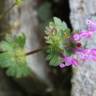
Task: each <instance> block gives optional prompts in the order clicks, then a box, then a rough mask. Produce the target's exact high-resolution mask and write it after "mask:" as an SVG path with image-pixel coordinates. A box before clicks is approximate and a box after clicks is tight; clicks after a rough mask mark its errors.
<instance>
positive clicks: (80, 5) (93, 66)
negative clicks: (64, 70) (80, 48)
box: [69, 0, 96, 96]
mask: <svg viewBox="0 0 96 96" xmlns="http://www.w3.org/2000/svg"><path fill="white" fill-rule="evenodd" d="M69 2H70V9H71V14H70V20H71V23H72V26H73V29H74V30H80V29H82V28H86V26H85V20H86V18H90V17H91V16H96V0H89V1H88V0H69ZM82 43H83V44H86V43H87V46H86V47H87V48H96V34H94V36H93V38H92V39H89V40H87V41H82ZM79 63H80V65H79V66H78V67H76V68H73V78H72V96H96V62H92V61H90V62H81V61H80V62H79Z"/></svg>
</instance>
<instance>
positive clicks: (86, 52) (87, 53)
mask: <svg viewBox="0 0 96 96" xmlns="http://www.w3.org/2000/svg"><path fill="white" fill-rule="evenodd" d="M75 53H76V55H78V57H79V58H80V59H81V60H95V61H96V49H81V50H78V49H76V50H75Z"/></svg>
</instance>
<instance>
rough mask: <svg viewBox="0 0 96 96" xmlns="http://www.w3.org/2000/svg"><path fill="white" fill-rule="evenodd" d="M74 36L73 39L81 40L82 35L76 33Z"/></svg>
mask: <svg viewBox="0 0 96 96" xmlns="http://www.w3.org/2000/svg"><path fill="white" fill-rule="evenodd" d="M72 38H73V40H75V41H79V40H80V39H81V37H80V35H79V34H77V33H76V34H74V35H73V36H72Z"/></svg>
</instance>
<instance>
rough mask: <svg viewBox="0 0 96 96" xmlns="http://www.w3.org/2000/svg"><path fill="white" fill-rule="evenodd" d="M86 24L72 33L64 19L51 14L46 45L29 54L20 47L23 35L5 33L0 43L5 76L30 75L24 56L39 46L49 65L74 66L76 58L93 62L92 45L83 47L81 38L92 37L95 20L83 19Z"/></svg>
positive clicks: (1, 63)
mask: <svg viewBox="0 0 96 96" xmlns="http://www.w3.org/2000/svg"><path fill="white" fill-rule="evenodd" d="M15 4H16V5H19V4H21V0H16V3H15ZM86 26H87V28H86V29H84V30H81V31H80V32H78V33H77V32H76V33H75V32H74V33H72V32H71V31H70V29H69V28H68V27H67V24H66V23H65V22H62V21H61V20H60V19H59V18H57V17H54V18H53V20H52V21H51V22H49V25H48V26H47V27H46V28H45V36H44V38H45V43H46V47H45V48H38V49H36V50H32V51H31V52H29V53H26V52H25V50H24V45H25V41H26V37H25V35H24V34H23V33H20V34H19V35H18V36H17V37H16V38H13V37H12V36H11V35H10V34H7V35H6V37H5V39H4V40H2V41H1V42H0V67H1V68H5V69H6V73H7V75H9V76H13V77H16V78H21V77H26V76H28V75H30V74H31V70H30V68H29V67H28V65H27V62H26V57H27V56H28V55H30V54H31V55H32V54H33V53H36V52H38V51H42V50H43V49H44V50H45V53H46V61H49V66H50V67H51V66H53V67H60V68H65V67H68V66H77V65H79V60H80V61H81V60H82V61H88V60H93V61H95V60H96V48H93V49H92V48H91V49H88V48H85V46H83V44H82V43H81V41H82V39H83V40H86V39H89V38H92V36H93V35H94V33H95V32H96V21H95V20H94V19H92V20H91V19H88V20H86ZM73 55H74V56H73ZM77 57H78V58H79V59H78V58H77Z"/></svg>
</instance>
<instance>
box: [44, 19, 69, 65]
mask: <svg viewBox="0 0 96 96" xmlns="http://www.w3.org/2000/svg"><path fill="white" fill-rule="evenodd" d="M45 34H46V36H45V40H46V44H47V46H48V47H47V50H46V52H47V60H49V65H51V66H58V65H59V64H60V63H61V62H62V61H61V56H60V54H61V53H62V54H63V53H64V52H65V51H66V53H70V52H69V50H68V51H67V50H65V47H66V46H67V45H68V43H69V40H68V38H69V36H70V30H69V29H68V28H67V25H66V23H65V22H62V21H61V20H60V19H59V18H57V17H54V18H53V21H51V22H49V26H47V27H46V30H45Z"/></svg>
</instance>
